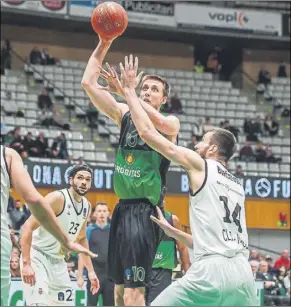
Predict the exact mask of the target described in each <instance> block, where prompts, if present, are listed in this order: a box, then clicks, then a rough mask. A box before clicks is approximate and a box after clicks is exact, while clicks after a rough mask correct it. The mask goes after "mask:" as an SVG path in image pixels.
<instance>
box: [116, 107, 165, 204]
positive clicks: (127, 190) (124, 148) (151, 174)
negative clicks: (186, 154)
mask: <svg viewBox="0 0 291 307" xmlns="http://www.w3.org/2000/svg"><path fill="white" fill-rule="evenodd" d="M169 166H170V161H169V160H168V159H166V158H165V157H163V156H162V155H161V154H160V153H158V152H156V151H155V150H153V149H152V148H151V147H149V146H148V145H147V144H146V143H145V142H144V141H143V140H142V139H141V138H140V136H139V135H138V132H137V130H136V128H135V125H134V123H133V120H132V119H131V116H130V112H127V113H126V114H125V115H124V116H123V119H122V123H121V131H120V138H119V145H118V152H117V156H116V161H115V171H114V191H115V194H116V195H117V196H118V197H119V198H121V199H138V198H147V199H148V200H149V201H150V202H151V203H152V204H153V205H154V206H156V205H159V203H160V201H161V200H162V198H163V196H164V191H165V185H166V174H167V171H168V169H169Z"/></svg>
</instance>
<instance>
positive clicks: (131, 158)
mask: <svg viewBox="0 0 291 307" xmlns="http://www.w3.org/2000/svg"><path fill="white" fill-rule="evenodd" d="M134 161H135V157H134V156H133V154H131V153H129V154H127V155H126V157H125V162H126V163H127V164H129V165H132V164H133V163H134Z"/></svg>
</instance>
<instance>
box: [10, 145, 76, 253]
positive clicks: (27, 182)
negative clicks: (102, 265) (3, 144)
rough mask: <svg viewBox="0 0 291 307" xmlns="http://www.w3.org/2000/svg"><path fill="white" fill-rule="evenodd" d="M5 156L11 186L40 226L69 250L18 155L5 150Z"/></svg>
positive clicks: (50, 211)
mask: <svg viewBox="0 0 291 307" xmlns="http://www.w3.org/2000/svg"><path fill="white" fill-rule="evenodd" d="M6 155H7V163H8V168H9V171H10V174H11V182H12V186H13V187H14V188H15V190H16V192H17V193H18V194H19V195H20V196H21V197H22V198H23V199H24V201H25V202H26V204H27V205H28V207H29V209H30V210H31V212H32V214H33V215H34V216H35V217H36V218H37V220H38V221H40V223H41V224H42V226H43V227H44V228H45V229H46V230H47V231H49V232H50V233H51V234H52V235H53V236H54V237H55V238H56V239H57V240H58V241H60V242H61V243H62V244H63V245H65V246H66V247H67V248H68V249H70V248H71V247H70V242H69V239H68V236H67V235H66V234H65V233H64V232H63V230H62V228H61V226H60V224H59V222H58V220H57V219H56V216H55V214H54V212H53V211H52V210H51V208H50V206H49V205H48V203H47V202H46V201H45V199H44V198H43V197H42V196H41V195H40V194H39V193H38V191H37V190H36V189H35V187H34V185H33V184H32V181H31V178H30V176H29V174H28V172H27V171H26V169H25V168H24V165H23V162H22V159H21V157H20V156H19V154H18V153H17V152H16V151H15V150H13V149H11V148H7V149H6Z"/></svg>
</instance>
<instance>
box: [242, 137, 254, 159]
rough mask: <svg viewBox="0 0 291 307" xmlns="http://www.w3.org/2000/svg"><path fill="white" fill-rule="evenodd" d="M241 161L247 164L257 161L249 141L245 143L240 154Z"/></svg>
mask: <svg viewBox="0 0 291 307" xmlns="http://www.w3.org/2000/svg"><path fill="white" fill-rule="evenodd" d="M239 160H241V161H246V162H249V161H255V155H254V152H253V149H252V147H251V145H250V144H249V142H248V141H245V143H244V146H243V147H242V148H241V150H240V152H239Z"/></svg>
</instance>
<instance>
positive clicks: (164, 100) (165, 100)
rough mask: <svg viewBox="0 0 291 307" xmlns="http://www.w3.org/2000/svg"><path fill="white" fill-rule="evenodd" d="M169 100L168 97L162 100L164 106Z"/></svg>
mask: <svg viewBox="0 0 291 307" xmlns="http://www.w3.org/2000/svg"><path fill="white" fill-rule="evenodd" d="M167 99H168V97H167V96H164V97H163V98H162V104H165V103H166V102H167Z"/></svg>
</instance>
